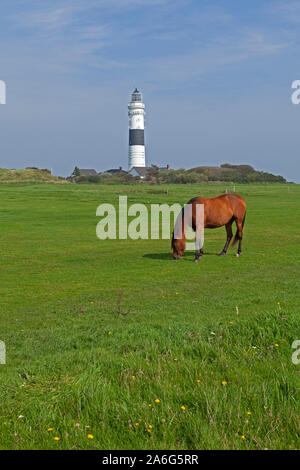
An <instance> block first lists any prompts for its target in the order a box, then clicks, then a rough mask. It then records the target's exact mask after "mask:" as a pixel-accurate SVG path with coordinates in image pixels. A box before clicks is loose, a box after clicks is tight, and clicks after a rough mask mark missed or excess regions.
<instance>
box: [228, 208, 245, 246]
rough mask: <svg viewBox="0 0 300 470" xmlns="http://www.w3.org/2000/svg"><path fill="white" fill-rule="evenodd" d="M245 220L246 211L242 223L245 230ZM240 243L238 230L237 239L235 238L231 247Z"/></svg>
mask: <svg viewBox="0 0 300 470" xmlns="http://www.w3.org/2000/svg"><path fill="white" fill-rule="evenodd" d="M245 219H246V211H245V215H244V218H243V222H242V227H243V228H244V225H245ZM238 241H239V231H238V229H237V230H236V234H235V237H234V240H233V242H232V243H231V247H234V246H235V245H236V244H237V242H238Z"/></svg>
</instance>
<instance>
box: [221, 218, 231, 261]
mask: <svg viewBox="0 0 300 470" xmlns="http://www.w3.org/2000/svg"><path fill="white" fill-rule="evenodd" d="M225 227H226V233H227V240H226V243H225V246H224V248H223V250H222V251H221V253H220V254H219V256H224V255H226V252H227V250H228V247H229V243H230V242H231V239H232V220H231V221H230V222H228V224H226V225H225Z"/></svg>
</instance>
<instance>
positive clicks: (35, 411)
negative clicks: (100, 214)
mask: <svg viewBox="0 0 300 470" xmlns="http://www.w3.org/2000/svg"><path fill="white" fill-rule="evenodd" d="M225 188H226V186H225V185H202V186H198V185H182V186H170V187H169V191H168V194H167V193H166V188H165V187H162V186H138V185H136V186H119V187H117V186H108V185H105V186H101V185H72V184H69V185H61V186H57V185H50V184H44V185H43V184H37V185H26V184H24V185H22V184H18V185H12V184H11V185H9V184H8V185H2V186H0V221H1V231H0V246H1V265H0V275H1V279H0V293H1V310H0V312H1V314H0V327H1V328H0V340H2V341H5V343H6V349H7V358H6V361H7V363H6V365H0V377H1V380H0V400H1V409H0V448H1V449H299V448H300V445H299V395H298V391H299V379H300V366H299V365H295V364H293V363H292V353H293V350H292V348H291V345H292V342H293V341H294V340H297V339H300V329H299V313H300V305H299V303H300V295H299V275H300V263H299V258H300V243H299V241H300V204H299V202H300V186H299V185H290V186H289V187H288V186H287V185H264V186H263V185H238V186H237V188H236V189H237V193H238V194H240V195H241V196H243V197H244V198H245V200H246V202H247V205H248V210H247V218H246V224H245V231H244V244H243V253H242V256H241V257H240V258H239V259H238V258H236V257H235V256H234V255H235V252H236V249H234V251H228V254H227V256H226V257H224V258H220V257H218V256H216V254H217V253H219V252H220V251H221V249H222V248H223V245H224V242H225V229H224V228H221V229H218V230H214V231H212V230H207V231H206V239H205V246H204V251H205V253H207V254H206V256H204V257H203V259H201V260H200V262H199V263H198V264H195V263H194V262H193V253H191V252H188V253H186V254H185V256H184V258H183V259H182V260H181V261H173V260H172V257H171V252H170V242H169V241H168V240H167V241H166V240H157V241H151V240H138V241H131V240H128V241H127V240H122V241H110V240H108V241H100V240H99V239H97V237H96V224H97V222H98V221H99V218H97V217H96V208H97V206H98V205H99V204H101V203H103V202H114V203H116V204H117V202H118V196H119V194H120V195H127V196H128V198H129V203H134V202H142V203H147V204H150V203H159V204H160V203H164V202H167V203H174V202H180V203H182V204H183V203H185V202H187V201H188V200H189V199H190V198H191V197H193V196H196V195H203V196H207V197H211V196H215V195H218V194H221V193H222V192H223V191H224V189H225ZM227 188H228V190H229V191H230V190H231V189H232V188H231V187H230V186H228V185H227ZM55 438H59V439H55Z"/></svg>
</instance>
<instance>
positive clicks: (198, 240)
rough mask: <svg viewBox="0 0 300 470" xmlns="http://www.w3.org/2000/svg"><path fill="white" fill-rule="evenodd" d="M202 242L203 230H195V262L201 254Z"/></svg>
mask: <svg viewBox="0 0 300 470" xmlns="http://www.w3.org/2000/svg"><path fill="white" fill-rule="evenodd" d="M203 243H204V230H203V229H202V231H200V230H196V241H195V246H196V251H195V263H198V261H199V258H202V256H203Z"/></svg>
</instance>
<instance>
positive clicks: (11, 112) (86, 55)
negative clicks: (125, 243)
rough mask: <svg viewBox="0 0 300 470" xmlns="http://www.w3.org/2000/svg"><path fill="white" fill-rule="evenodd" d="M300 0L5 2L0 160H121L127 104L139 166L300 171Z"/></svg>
mask: <svg viewBox="0 0 300 470" xmlns="http://www.w3.org/2000/svg"><path fill="white" fill-rule="evenodd" d="M299 33H300V1H294V0H287V1H281V0H279V1H276V0H272V1H269V0H260V1H258V0H251V2H250V1H248V2H243V1H240V0H226V1H225V0H223V1H222V0H219V1H218V0H209V1H206V0H72V1H70V0H51V1H50V0H43V1H42V2H41V1H40V0H38V1H36V0H13V1H12V0H1V17H0V80H4V81H5V82H6V85H7V104H6V105H1V106H0V138H1V150H0V166H2V167H6V168H24V167H25V166H39V167H42V168H52V169H53V172H54V174H56V175H68V174H70V173H71V171H72V170H73V167H74V165H75V164H76V165H78V166H79V167H81V168H95V169H97V170H99V171H100V170H103V169H108V168H112V167H117V166H120V165H121V166H123V167H125V168H126V167H127V160H128V157H127V155H128V149H127V144H128V118H127V103H128V100H129V96H130V92H131V91H132V90H133V88H135V87H136V86H137V87H138V88H139V89H141V91H142V92H143V94H144V100H145V104H146V112H147V116H146V118H147V119H146V145H147V160H148V163H150V164H151V163H155V164H161V165H165V164H167V163H169V164H170V165H171V166H172V167H173V168H180V167H185V168H188V167H192V166H197V165H206V164H210V165H215V164H216V165H217V164H220V163H224V162H229V163H249V164H252V165H254V166H255V167H256V168H258V169H261V170H265V171H271V172H273V173H275V174H282V175H283V176H285V177H286V178H287V179H288V180H291V181H297V182H300V159H299V148H300V138H299V134H300V133H299V122H300V105H293V104H292V103H291V93H292V90H291V84H292V82H293V81H294V80H296V79H300V66H299V64H300V60H299V59H300V57H299V51H300V35H299Z"/></svg>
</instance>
